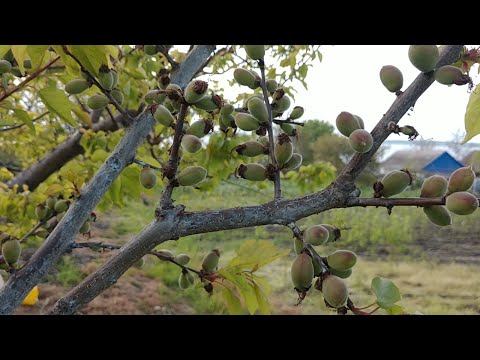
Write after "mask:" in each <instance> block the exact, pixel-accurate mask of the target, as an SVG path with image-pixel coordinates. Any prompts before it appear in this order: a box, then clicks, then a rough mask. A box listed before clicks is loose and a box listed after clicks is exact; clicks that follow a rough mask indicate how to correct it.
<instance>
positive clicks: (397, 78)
mask: <svg viewBox="0 0 480 360" xmlns="http://www.w3.org/2000/svg"><path fill="white" fill-rule="evenodd" d="M380 80H381V81H382V84H383V85H384V86H385V87H386V88H387V90H388V91H390V92H393V93H395V92H397V91H400V90H401V89H402V86H403V75H402V72H401V71H400V70H399V69H398V68H397V67H395V66H393V65H385V66H384V67H382V69H381V70H380Z"/></svg>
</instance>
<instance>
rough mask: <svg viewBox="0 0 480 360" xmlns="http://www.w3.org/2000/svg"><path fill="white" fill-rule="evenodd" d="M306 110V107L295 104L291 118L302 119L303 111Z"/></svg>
mask: <svg viewBox="0 0 480 360" xmlns="http://www.w3.org/2000/svg"><path fill="white" fill-rule="evenodd" d="M304 112H305V109H304V108H303V107H301V106H295V107H294V108H293V110H292V112H291V113H290V116H289V118H290V119H291V120H297V119H300V118H301V117H302V116H303V113H304Z"/></svg>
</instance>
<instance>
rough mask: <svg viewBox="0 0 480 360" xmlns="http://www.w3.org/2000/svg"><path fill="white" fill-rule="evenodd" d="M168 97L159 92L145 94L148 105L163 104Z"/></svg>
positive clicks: (153, 91)
mask: <svg viewBox="0 0 480 360" xmlns="http://www.w3.org/2000/svg"><path fill="white" fill-rule="evenodd" d="M166 97H167V95H165V94H162V93H160V92H159V91H158V90H152V91H149V92H148V93H146V94H145V96H144V100H145V102H146V103H147V104H149V105H151V104H161V103H163V102H164V100H165V98H166Z"/></svg>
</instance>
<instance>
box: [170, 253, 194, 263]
mask: <svg viewBox="0 0 480 360" xmlns="http://www.w3.org/2000/svg"><path fill="white" fill-rule="evenodd" d="M173 260H175V261H176V262H177V263H178V264H180V265H187V264H188V263H189V262H190V260H191V259H190V256H188V255H187V254H178V255H177V256H175V258H174V259H173Z"/></svg>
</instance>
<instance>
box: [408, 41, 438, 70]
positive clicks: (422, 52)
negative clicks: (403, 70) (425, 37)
mask: <svg viewBox="0 0 480 360" xmlns="http://www.w3.org/2000/svg"><path fill="white" fill-rule="evenodd" d="M438 56H439V52H438V48H437V46H436V45H410V48H409V49H408V58H409V59H410V62H411V63H412V65H413V66H415V67H416V68H417V69H418V70H420V71H422V72H430V71H432V70H433V69H435V66H436V65H437V62H438Z"/></svg>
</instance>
